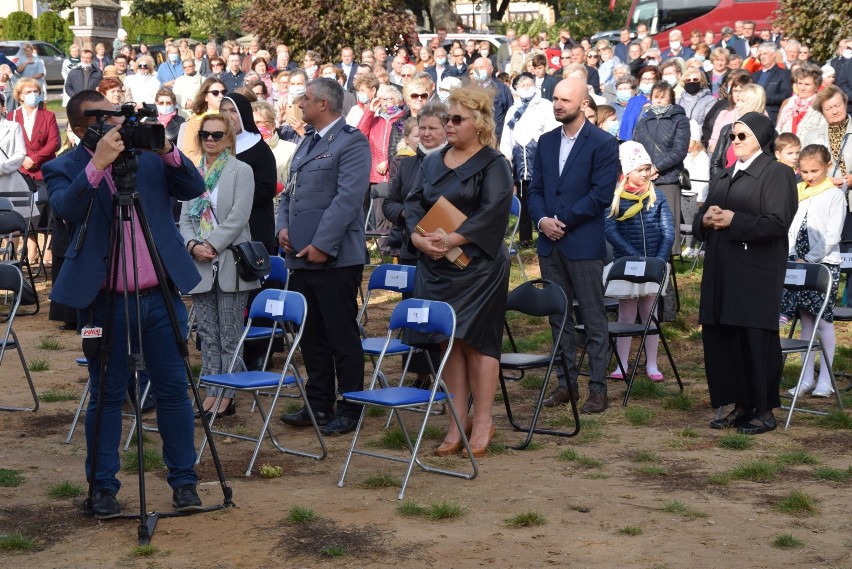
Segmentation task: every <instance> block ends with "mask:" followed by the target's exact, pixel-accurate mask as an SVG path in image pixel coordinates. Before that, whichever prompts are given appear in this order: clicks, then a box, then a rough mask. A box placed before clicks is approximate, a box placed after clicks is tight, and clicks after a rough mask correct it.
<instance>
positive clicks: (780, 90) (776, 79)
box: [751, 65, 793, 124]
mask: <svg viewBox="0 0 852 569" xmlns="http://www.w3.org/2000/svg"><path fill="white" fill-rule="evenodd" d="M764 75H766V76H767V77H766V80H765V83H766V85H765V86H764V87H763V90H764V91H766V113H767V114H768V115H769V118H770V119H771V120H772V124H775V123H776V122H777V121H778V109H779V107H781V103H783V102H784V101H785V100H787V99H789V98H790V97H792V96H793V83H792V82H791V81H790V70H789V69H782V68H780V67H778V66H777V65H775V66H773V67H772V69H770V70H769V71H765V70H761V71H757V72H755V73H753V74H752V76H751V78H752V79H754V82H755V83H757V84H760V79H761V77H763V76H764Z"/></svg>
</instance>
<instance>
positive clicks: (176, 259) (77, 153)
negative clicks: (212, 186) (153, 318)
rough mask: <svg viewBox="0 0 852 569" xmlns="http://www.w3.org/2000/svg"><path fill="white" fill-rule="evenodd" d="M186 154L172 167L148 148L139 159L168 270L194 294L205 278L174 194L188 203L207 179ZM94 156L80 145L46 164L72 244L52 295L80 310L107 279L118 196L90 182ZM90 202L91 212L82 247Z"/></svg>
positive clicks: (147, 206)
mask: <svg viewBox="0 0 852 569" xmlns="http://www.w3.org/2000/svg"><path fill="white" fill-rule="evenodd" d="M181 158H182V160H183V164H182V166H179V167H169V166H166V165H165V164H164V163H163V161H162V159H161V158H160V157H159V156H157V155H156V154H154V153H153V152H142V153H141V154H140V155H139V157H138V160H139V173H138V176H137V180H136V189H137V191H138V192H139V196H140V200H141V206H142V211H143V212H144V213H145V217H146V218H147V220H148V226H149V227H150V228H151V235H152V236H153V238H154V243H155V245H156V247H157V251H158V252H159V254H160V258H161V259H162V261H163V265H164V267H165V269H166V273H168V276H169V277H170V278H171V280H172V281H173V282H174V283H175V285H177V287H178V288H179V289H180V290H181V292H184V293H188V292H189V291H190V290H192V289H193V288H195V286H196V285H197V284H198V283H199V282H200V281H201V276H200V275H199V274H198V271H197V270H196V269H195V264H194V263H193V262H192V258H191V257H190V256H189V253H188V252H187V250H186V247H185V246H184V242H183V238H182V237H181V236H180V233H178V230H177V227H176V226H175V221H174V217H172V207H171V204H170V202H169V197H175V198H177V199H179V200H182V201H185V200H190V199H193V198H197V197H198V196H200V195H201V194H202V193H204V180H203V178H202V177H201V174H199V173H198V170H197V169H196V168H195V166H194V165H193V164H192V162H191V161H190V160H189V158H187V157H186V156H184V155H183V154H181ZM90 160H91V156H90V155H89V153H88V152H87V151H86V149H85V148H84V147H83V146H82V145H78V146H77V148H76V149H75V150H74V151H72V152H68V153H66V154H63V155H62V156H60V157H59V158H56V159H55V160H51V161H50V162H48V163H47V164H45V165H44V167H43V168H42V172H43V173H44V179H45V181H46V182H47V193H48V199H49V200H50V206H51V207H52V208H53V211H54V212H56V215H57V216H58V217H61V218H62V219H64V220H65V221H66V222H67V223H68V224H69V225H70V229H71V245H70V246H69V248H68V251H67V252H66V254H65V262H64V264H63V265H62V270H61V271H60V273H59V276H58V277H57V279H56V284H55V285H54V286H53V291H52V292H51V293H50V299H51V300H55V301H57V302H61V303H62V304H65V305H68V306H72V307H74V308H86V307H88V306H90V305H91V304H92V303H93V302H94V300H95V298H96V297H97V295H98V292H99V291H100V290H101V287H102V286H103V284H104V282H105V280H106V277H107V256H108V253H109V251H108V249H109V234H110V226H111V224H112V219H113V215H112V214H113V207H112V195H111V194H110V191H109V186H108V185H107V182H106V179H104V180H103V181H101V183H100V184H99V185H98V187H97V188H93V187H92V186H91V185H90V184H89V180H88V178H87V177H86V171H85V168H86V165H88V163H89V161H90ZM92 200H94V202H93V201H92ZM89 204H92V208H91V214H90V215H89V219H88V224H87V228H86V234H85V237H84V240H83V242H82V246H81V247H80V248H79V250H78V245H77V244H78V242H79V239H80V233H81V231H82V227H83V221H84V220H85V219H86V212H87V211H88V210H89Z"/></svg>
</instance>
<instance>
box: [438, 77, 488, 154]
mask: <svg viewBox="0 0 852 569" xmlns="http://www.w3.org/2000/svg"><path fill="white" fill-rule="evenodd" d="M493 98H494V96H493V95H492V94H491V92H490V91H487V90H485V89H483V88H482V87H460V88H458V89H455V90H454V91H451V92H450V96H449V98H448V99H447V104H448V106H452V105H458V106H460V107H464V108H466V109H467V110H469V111H470V112H471V113H473V126H474V127H476V134H477V136H478V137H479V143H480V144H481V145H483V146H492V147H493V146H496V144H497V137H496V136H495V134H494V133H495V129H496V125H495V123H494V114H493V111H492V105H493V102H492V101H493Z"/></svg>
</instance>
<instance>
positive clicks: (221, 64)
mask: <svg viewBox="0 0 852 569" xmlns="http://www.w3.org/2000/svg"><path fill="white" fill-rule="evenodd" d="M223 65H224V63H211V64H210V67H222V66H223Z"/></svg>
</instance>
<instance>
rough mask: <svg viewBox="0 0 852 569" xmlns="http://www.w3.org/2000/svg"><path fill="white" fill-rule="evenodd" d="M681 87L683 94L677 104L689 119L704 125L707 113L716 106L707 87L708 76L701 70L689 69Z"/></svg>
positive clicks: (681, 82) (685, 73)
mask: <svg viewBox="0 0 852 569" xmlns="http://www.w3.org/2000/svg"><path fill="white" fill-rule="evenodd" d="M680 87H681V90H682V93H681V95H680V97H678V99H677V104H678V105H680V106H681V107H683V111H684V112H685V113H686V116H687V118H689V119H692V120H694V121H695V122H697V123H698V124H703V123H704V118H705V117H706V116H707V111H708V110H710V107H712V106H713V105H714V104H716V99H715V98H714V97H713V95H712V94H711V93H710V88H709V87H708V86H707V75H706V74H705V73H704V72H703V71H701V70H700V69H694V68H689V69H687V70H686V71H685V72H684V74H683V77H681V80H680Z"/></svg>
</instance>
